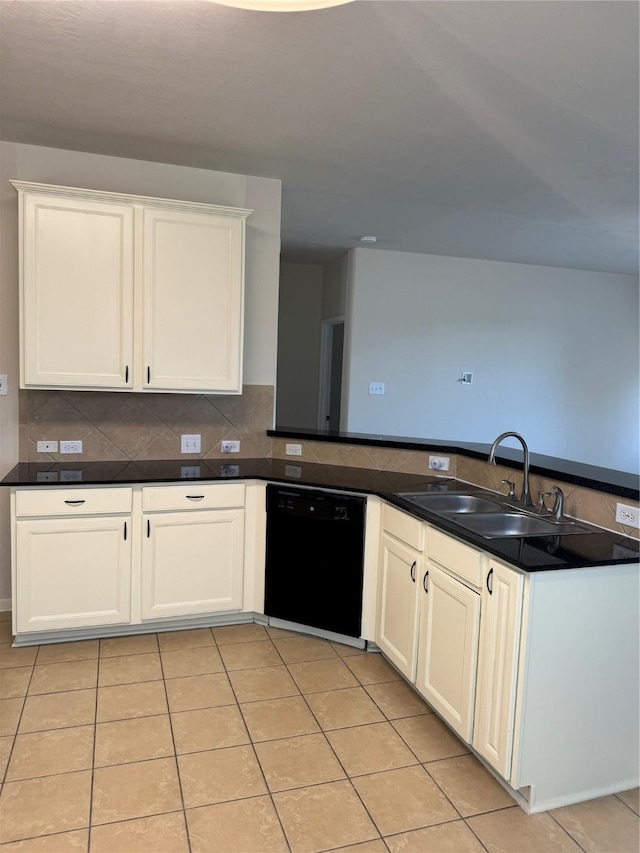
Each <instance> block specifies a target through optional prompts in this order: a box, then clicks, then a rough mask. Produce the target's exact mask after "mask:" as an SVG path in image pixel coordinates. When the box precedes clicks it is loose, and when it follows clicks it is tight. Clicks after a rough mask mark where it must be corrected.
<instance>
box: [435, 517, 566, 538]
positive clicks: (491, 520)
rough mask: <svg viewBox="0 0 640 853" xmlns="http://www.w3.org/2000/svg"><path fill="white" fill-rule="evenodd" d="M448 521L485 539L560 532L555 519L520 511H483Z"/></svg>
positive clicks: (553, 534)
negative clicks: (549, 519)
mask: <svg viewBox="0 0 640 853" xmlns="http://www.w3.org/2000/svg"><path fill="white" fill-rule="evenodd" d="M450 521H453V522H455V523H456V524H459V525H460V526H461V527H465V528H466V529H467V530H472V531H473V532H474V533H479V534H480V536H484V537H485V538H486V539H499V538H500V537H503V536H556V535H559V534H560V530H559V529H558V527H559V525H558V524H557V522H555V521H548V520H547V519H545V518H536V517H535V516H533V515H525V514H524V513H520V512H484V513H478V514H477V515H465V516H464V517H459V516H456V517H455V518H450Z"/></svg>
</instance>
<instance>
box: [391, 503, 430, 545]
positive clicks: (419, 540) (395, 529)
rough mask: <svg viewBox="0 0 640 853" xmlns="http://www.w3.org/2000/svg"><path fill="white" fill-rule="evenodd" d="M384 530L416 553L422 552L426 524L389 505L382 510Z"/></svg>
mask: <svg viewBox="0 0 640 853" xmlns="http://www.w3.org/2000/svg"><path fill="white" fill-rule="evenodd" d="M382 529H383V530H384V531H386V532H387V533H390V534H391V535H392V536H395V537H396V539H400V541H401V542H405V543H406V544H407V545H410V546H411V547H412V548H414V549H415V550H416V551H422V549H423V547H424V524H423V523H422V522H421V521H420V520H419V519H417V518H414V517H413V516H412V515H407V513H406V512H400V510H397V509H394V508H393V507H392V506H389V505H388V504H384V506H383V508H382Z"/></svg>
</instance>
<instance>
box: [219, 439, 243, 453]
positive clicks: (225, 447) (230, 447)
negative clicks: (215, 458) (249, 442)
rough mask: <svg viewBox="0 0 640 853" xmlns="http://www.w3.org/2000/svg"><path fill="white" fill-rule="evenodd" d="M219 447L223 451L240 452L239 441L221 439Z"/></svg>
mask: <svg viewBox="0 0 640 853" xmlns="http://www.w3.org/2000/svg"><path fill="white" fill-rule="evenodd" d="M220 449H221V450H222V452H223V453H240V442H239V441H223V442H222V445H221V448H220Z"/></svg>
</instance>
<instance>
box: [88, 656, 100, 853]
mask: <svg viewBox="0 0 640 853" xmlns="http://www.w3.org/2000/svg"><path fill="white" fill-rule="evenodd" d="M100 646H101V641H100V642H99V643H98V667H97V669H96V697H95V703H94V709H93V750H92V754H91V758H92V760H91V785H90V787H89V828H88V834H87V850H91V829H92V827H93V788H94V783H95V778H96V741H97V739H98V738H97V735H98V684H99V683H100Z"/></svg>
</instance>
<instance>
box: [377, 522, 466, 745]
mask: <svg viewBox="0 0 640 853" xmlns="http://www.w3.org/2000/svg"><path fill="white" fill-rule="evenodd" d="M425 534H426V548H425ZM432 536H433V540H432ZM380 544H381V548H380V576H379V606H378V630H377V636H376V643H377V644H378V646H379V647H380V649H381V650H382V651H383V652H384V654H385V655H387V657H388V658H389V660H390V661H391V662H392V663H393V664H394V665H395V666H396V667H397V668H398V670H399V671H400V672H401V673H402V674H403V675H405V676H406V677H407V678H408V679H409V680H410V681H411V682H413V683H414V684H415V686H416V687H417V689H418V690H419V691H420V693H422V695H423V696H425V698H426V699H427V700H428V701H429V702H430V703H431V704H432V705H433V707H434V708H436V710H437V711H438V712H439V713H440V714H441V716H442V717H443V718H444V719H445V720H446V721H447V722H448V723H449V724H450V725H451V727H452V728H453V729H455V731H457V732H458V733H459V734H460V735H461V737H463V738H464V739H465V740H466V741H467V742H470V741H471V736H472V730H473V705H474V691H475V683H476V661H477V650H478V626H479V619H480V595H479V592H478V591H477V590H476V589H472V588H470V587H469V586H467V585H465V584H464V583H462V582H461V581H460V580H459V578H458V577H456V576H455V575H458V576H462V577H463V578H464V579H465V580H466V579H467V576H471V577H472V578H474V580H475V581H476V582H477V581H479V573H480V559H481V555H480V554H479V552H478V551H475V550H474V549H472V548H468V547H467V546H465V545H463V544H462V543H459V542H457V541H455V540H452V539H450V538H449V537H447V536H444V535H443V534H440V533H439V532H437V531H435V530H433V529H431V528H428V527H427V525H426V524H424V523H423V522H421V521H419V520H418V519H416V518H413V517H411V516H409V515H407V514H406V513H403V512H400V511H399V510H396V509H393V508H392V507H390V506H388V505H385V506H384V508H383V511H382V535H381V543H380ZM436 560H437V561H438V562H436Z"/></svg>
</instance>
